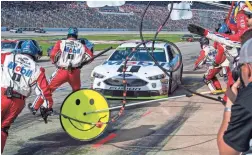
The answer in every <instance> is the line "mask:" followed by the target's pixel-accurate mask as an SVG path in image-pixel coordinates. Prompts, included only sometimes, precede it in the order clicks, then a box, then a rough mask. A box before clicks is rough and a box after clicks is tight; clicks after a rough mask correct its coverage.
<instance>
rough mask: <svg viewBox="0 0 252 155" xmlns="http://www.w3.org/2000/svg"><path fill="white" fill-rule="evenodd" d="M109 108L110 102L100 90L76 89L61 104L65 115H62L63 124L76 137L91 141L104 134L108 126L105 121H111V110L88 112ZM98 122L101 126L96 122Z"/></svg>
mask: <svg viewBox="0 0 252 155" xmlns="http://www.w3.org/2000/svg"><path fill="white" fill-rule="evenodd" d="M107 108H108V103H107V101H106V99H105V98H104V96H102V95H101V94H100V93H99V92H97V91H95V90H91V89H81V90H78V91H75V92H73V93H71V94H69V95H68V96H67V97H66V99H65V100H64V102H63V104H62V106H61V114H63V115H64V116H62V115H61V116H60V123H61V126H62V128H63V129H64V130H65V131H66V132H67V133H68V134H69V135H70V136H71V137H73V138H74V139H78V140H82V141H91V140H93V139H96V138H98V137H99V136H100V135H102V133H103V132H104V131H105V129H106V128H107V126H108V125H107V124H103V123H106V122H108V121H109V117H110V112H109V110H107V111H103V112H97V113H90V114H88V112H92V111H96V110H102V109H107ZM65 116H67V117H65ZM77 120H78V121H77ZM81 122H87V123H81ZM98 122H99V124H100V125H99V126H97V125H96V124H95V123H98Z"/></svg>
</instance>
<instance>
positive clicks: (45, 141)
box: [10, 107, 143, 155]
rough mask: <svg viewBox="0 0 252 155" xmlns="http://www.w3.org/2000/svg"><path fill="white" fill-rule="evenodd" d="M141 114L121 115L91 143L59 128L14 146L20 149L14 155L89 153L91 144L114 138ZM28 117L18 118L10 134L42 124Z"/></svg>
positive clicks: (136, 111) (135, 111)
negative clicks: (75, 138)
mask: <svg viewBox="0 0 252 155" xmlns="http://www.w3.org/2000/svg"><path fill="white" fill-rule="evenodd" d="M58 108H59V107H58ZM58 108H57V109H58ZM117 113H118V111H113V112H112V115H115V114H117ZM142 113H143V109H136V110H134V111H128V112H127V113H125V114H124V115H122V116H121V118H120V119H119V120H118V121H116V122H115V123H113V124H112V125H110V126H109V127H108V129H107V131H105V133H104V135H102V136H101V137H100V138H98V139H97V140H94V141H91V142H81V141H77V140H74V139H72V138H71V137H70V136H68V135H67V133H65V132H63V129H61V128H59V129H58V132H54V133H45V134H44V135H39V136H37V137H33V138H30V139H28V140H27V141H25V143H22V144H14V146H15V145H18V146H19V147H21V149H19V150H18V153H16V154H15V155H27V154H34V155H40V154H41V155H44V154H55V155H56V154H59V155H62V154H67V153H70V154H78V153H79V152H76V150H78V149H81V152H83V151H84V152H89V149H90V148H91V146H90V145H91V144H95V143H99V141H100V143H99V144H101V141H102V140H103V139H104V138H105V139H106V137H108V136H109V138H111V134H112V136H115V133H114V132H116V131H118V130H120V129H121V128H122V127H124V126H125V125H126V124H128V123H129V122H132V121H134V120H135V119H136V118H138V117H140V116H141V114H142ZM29 115H30V116H31V117H29V116H28V114H25V115H24V116H23V117H20V118H19V120H18V121H17V122H15V125H14V126H13V130H12V131H10V132H21V130H26V129H27V128H28V127H29V126H30V125H36V123H43V122H36V119H34V117H33V115H32V114H29ZM53 117H54V116H53ZM49 123H50V122H49ZM114 138H115V137H114ZM112 139H113V138H112ZM112 139H106V141H102V142H104V143H106V142H109V141H110V140H112ZM83 147H84V148H83ZM75 152H76V153H75ZM83 154H85V153H83Z"/></svg>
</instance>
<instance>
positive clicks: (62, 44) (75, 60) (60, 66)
mask: <svg viewBox="0 0 252 155" xmlns="http://www.w3.org/2000/svg"><path fill="white" fill-rule="evenodd" d="M92 57H93V53H92V52H91V51H90V50H89V49H88V48H87V47H86V46H85V45H83V44H82V43H81V42H80V41H78V40H73V39H67V40H61V41H58V42H56V44H55V46H54V48H53V49H52V52H51V57H50V59H51V61H52V63H53V64H56V67H57V70H56V71H55V72H54V73H53V74H52V76H51V78H50V79H49V87H50V89H51V91H52V92H54V91H55V90H56V89H57V88H58V87H59V86H60V85H62V84H63V83H66V82H68V83H69V84H70V86H71V87H72V90H73V91H76V90H79V89H80V87H81V81H80V72H81V71H80V65H81V63H82V62H84V61H86V60H87V59H90V58H92ZM43 103H44V99H43V97H42V96H41V95H38V96H37V98H36V100H35V101H34V103H33V104H32V107H33V108H34V110H38V109H39V108H40V106H41V105H42V104H43Z"/></svg>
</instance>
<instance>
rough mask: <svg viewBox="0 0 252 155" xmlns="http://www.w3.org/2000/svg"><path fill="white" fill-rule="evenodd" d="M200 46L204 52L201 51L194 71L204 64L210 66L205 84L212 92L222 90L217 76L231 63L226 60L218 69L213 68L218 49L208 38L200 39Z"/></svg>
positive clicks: (205, 77) (204, 77)
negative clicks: (210, 43) (211, 44)
mask: <svg viewBox="0 0 252 155" xmlns="http://www.w3.org/2000/svg"><path fill="white" fill-rule="evenodd" d="M200 46H201V49H202V50H201V51H200V55H199V57H198V59H197V60H196V61H195V65H194V70H196V69H198V68H200V67H201V66H202V65H203V64H206V65H207V66H208V70H207V73H206V74H205V75H204V76H203V80H204V83H205V84H206V85H207V86H208V88H209V89H210V91H211V92H215V91H216V90H222V88H221V84H220V82H219V80H218V79H217V77H216V74H218V73H219V72H220V71H221V69H222V67H226V66H228V65H229V62H228V61H227V60H226V59H225V60H224V61H223V63H222V64H221V65H219V66H216V67H214V66H212V64H213V62H214V59H215V55H216V53H217V52H216V49H215V48H214V47H213V46H210V45H209V39H207V38H206V37H202V38H200Z"/></svg>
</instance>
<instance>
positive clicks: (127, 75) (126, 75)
mask: <svg viewBox="0 0 252 155" xmlns="http://www.w3.org/2000/svg"><path fill="white" fill-rule="evenodd" d="M118 76H121V77H123V74H118ZM131 76H133V75H132V74H125V77H131Z"/></svg>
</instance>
